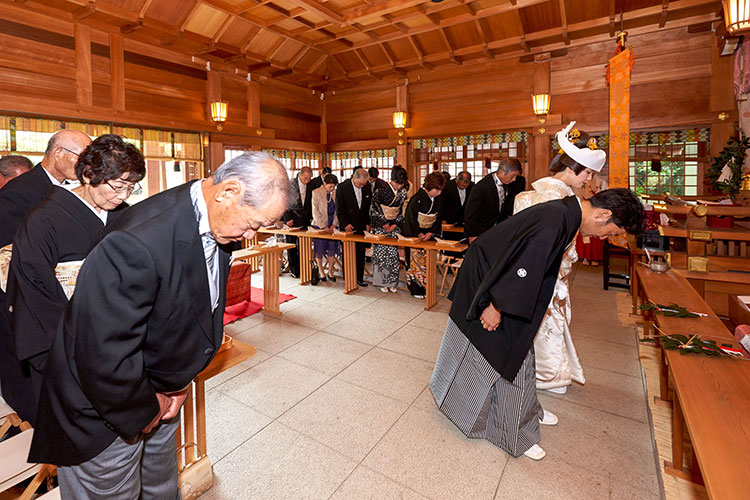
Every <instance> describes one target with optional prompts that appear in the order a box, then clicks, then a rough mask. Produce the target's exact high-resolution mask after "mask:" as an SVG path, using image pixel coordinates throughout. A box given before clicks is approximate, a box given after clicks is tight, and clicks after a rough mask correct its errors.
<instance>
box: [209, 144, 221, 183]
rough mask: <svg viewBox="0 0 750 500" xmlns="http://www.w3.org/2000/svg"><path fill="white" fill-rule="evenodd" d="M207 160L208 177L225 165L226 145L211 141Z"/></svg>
mask: <svg viewBox="0 0 750 500" xmlns="http://www.w3.org/2000/svg"><path fill="white" fill-rule="evenodd" d="M207 159H208V162H207V164H206V177H208V176H209V175H211V174H212V173H214V172H215V171H216V169H218V168H219V167H220V166H221V164H222V163H224V143H223V142H214V141H211V146H210V147H209V148H208V158H207Z"/></svg>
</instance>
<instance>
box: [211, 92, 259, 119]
mask: <svg viewBox="0 0 750 500" xmlns="http://www.w3.org/2000/svg"><path fill="white" fill-rule="evenodd" d="M219 92H221V89H219ZM247 126H248V127H250V128H252V129H258V128H260V83H258V82H247Z"/></svg>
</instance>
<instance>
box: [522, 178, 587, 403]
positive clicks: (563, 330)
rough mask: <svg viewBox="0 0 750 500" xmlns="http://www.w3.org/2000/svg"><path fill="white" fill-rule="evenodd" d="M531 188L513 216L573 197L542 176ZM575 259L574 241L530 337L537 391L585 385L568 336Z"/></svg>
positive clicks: (559, 185)
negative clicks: (537, 327)
mask: <svg viewBox="0 0 750 500" xmlns="http://www.w3.org/2000/svg"><path fill="white" fill-rule="evenodd" d="M531 187H533V188H534V190H533V191H524V192H523V193H520V194H518V195H517V196H516V201H515V204H514V206H513V213H518V212H520V211H521V210H524V209H526V208H529V207H531V206H533V205H536V204H537V203H544V202H545V201H550V200H559V199H561V198H565V197H567V196H573V190H572V189H571V188H570V187H568V186H567V185H566V184H565V183H564V182H562V181H560V180H558V179H555V178H553V177H543V178H541V179H539V180H537V181H535V182H534V183H532V184H531ZM577 260H578V255H577V254H576V245H575V238H574V239H573V241H572V242H571V244H570V246H569V247H568V249H567V251H566V252H565V255H563V259H562V263H561V264H560V272H559V273H558V275H557V282H556V283H555V293H554V295H552V301H551V302H550V304H549V307H548V308H547V313H546V314H545V315H544V319H543V320H542V324H541V325H539V331H538V332H537V334H536V337H535V338H534V352H535V355H536V387H537V388H538V389H553V388H556V387H566V386H568V385H570V384H571V383H572V381H573V380H575V381H576V382H578V383H580V384H584V383H586V378H585V377H584V376H583V367H582V366H581V362H580V360H579V359H578V354H577V353H576V348H575V346H574V345H573V338H572V337H571V335H570V315H571V310H570V295H569V283H568V280H569V278H570V273H571V271H572V269H573V264H574V263H575V262H576V261H577Z"/></svg>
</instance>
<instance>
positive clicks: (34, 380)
mask: <svg viewBox="0 0 750 500" xmlns="http://www.w3.org/2000/svg"><path fill="white" fill-rule="evenodd" d="M75 169H76V175H77V177H78V180H80V181H81V185H80V186H78V187H76V188H73V189H70V190H69V189H67V186H59V187H55V188H54V189H53V190H52V191H51V192H50V194H49V196H48V197H47V199H46V200H44V201H43V202H42V203H40V204H39V205H37V206H36V208H34V210H32V211H31V213H29V215H28V216H27V217H26V219H24V222H23V223H22V224H21V227H20V228H19V229H18V233H16V239H15V241H14V242H13V257H12V259H11V261H10V272H9V273H8V297H7V302H8V306H9V307H8V310H9V311H10V312H9V313H8V318H9V320H10V327H11V332H12V335H13V342H14V345H15V355H16V358H17V360H18V361H19V362H21V363H22V365H24V366H25V367H28V373H29V378H28V379H27V382H28V383H26V384H24V385H23V386H20V387H18V386H13V387H5V386H4V387H3V390H4V391H15V392H19V393H26V394H31V397H33V399H34V401H37V400H38V399H39V391H40V389H41V383H42V373H43V372H44V367H45V365H46V362H47V355H48V353H49V348H50V345H51V344H52V338H53V337H54V335H55V332H56V331H57V324H58V323H59V320H60V316H61V315H62V311H63V309H64V308H65V306H66V305H67V303H68V298H69V297H70V294H71V293H72V291H73V290H72V286H70V287H65V288H64V287H63V286H62V285H61V283H60V282H59V281H58V280H57V277H56V275H55V268H56V267H57V266H58V265H62V264H64V263H71V264H75V263H76V262H78V263H80V261H82V260H83V259H84V258H85V257H86V255H87V254H88V252H89V250H90V249H91V248H92V247H93V246H94V245H96V243H97V242H98V241H99V237H100V236H101V232H102V228H103V227H104V225H105V224H107V223H109V222H111V221H112V220H114V219H115V218H116V217H117V216H118V215H119V213H120V212H121V211H122V210H121V209H123V208H125V206H127V205H126V204H124V203H123V202H124V201H125V199H126V198H127V197H128V196H130V193H132V192H133V190H134V189H136V187H137V184H136V183H137V182H138V181H140V180H141V179H143V177H144V175H146V164H145V162H144V160H143V155H142V154H141V152H140V151H138V148H136V147H135V146H133V145H132V144H128V143H126V142H125V141H123V140H122V139H121V138H120V137H119V136H117V135H112V134H106V135H102V136H100V137H99V138H97V139H96V140H95V141H94V142H92V143H91V144H89V146H88V147H87V148H86V149H84V150H83V152H82V153H81V155H80V156H79V157H78V162H77V163H76V167H75ZM33 407H34V409H35V410H36V404H34V405H33ZM21 417H22V418H23V419H24V420H28V421H29V423H31V424H32V425H34V422H35V420H36V412H35V411H34V413H33V414H24V415H21Z"/></svg>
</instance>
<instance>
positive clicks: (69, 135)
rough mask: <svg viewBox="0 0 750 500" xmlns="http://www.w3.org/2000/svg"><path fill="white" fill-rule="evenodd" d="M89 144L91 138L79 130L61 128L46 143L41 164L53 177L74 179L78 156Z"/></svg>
mask: <svg viewBox="0 0 750 500" xmlns="http://www.w3.org/2000/svg"><path fill="white" fill-rule="evenodd" d="M89 144H91V138H90V137H89V136H88V135H86V134H84V133H83V132H81V131H79V130H61V131H59V132H57V133H56V134H55V135H53V136H52V137H51V138H50V140H49V142H48V143H47V150H46V151H45V152H44V159H43V160H42V166H43V167H44V169H45V170H46V171H47V172H49V173H50V175H52V177H54V178H55V179H57V180H58V181H60V182H62V181H64V180H65V179H71V180H74V179H76V172H75V166H76V163H77V162H78V156H79V155H80V154H81V153H82V152H83V150H84V149H86V146H88V145H89Z"/></svg>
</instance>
